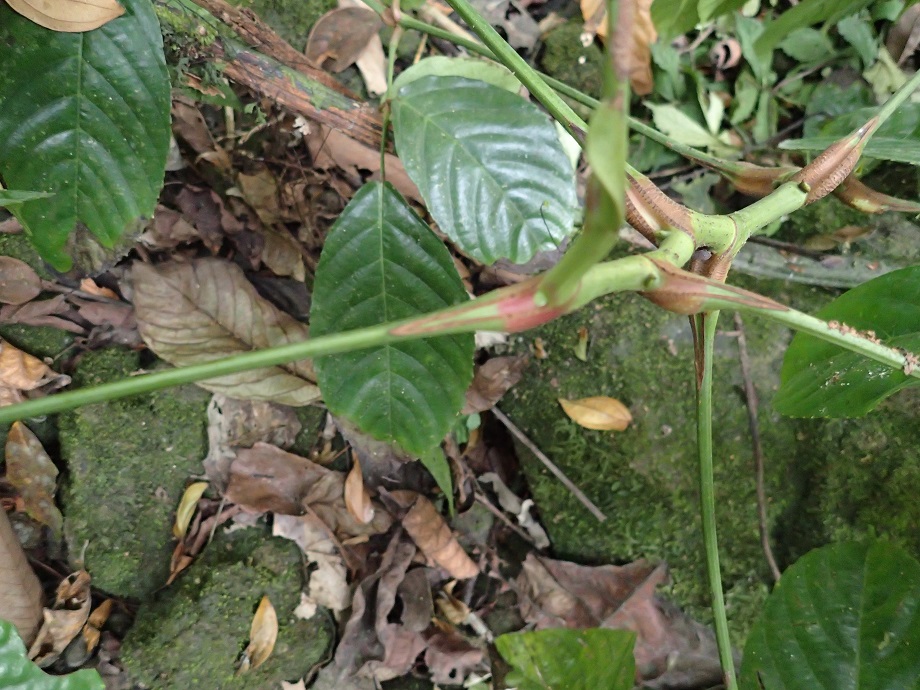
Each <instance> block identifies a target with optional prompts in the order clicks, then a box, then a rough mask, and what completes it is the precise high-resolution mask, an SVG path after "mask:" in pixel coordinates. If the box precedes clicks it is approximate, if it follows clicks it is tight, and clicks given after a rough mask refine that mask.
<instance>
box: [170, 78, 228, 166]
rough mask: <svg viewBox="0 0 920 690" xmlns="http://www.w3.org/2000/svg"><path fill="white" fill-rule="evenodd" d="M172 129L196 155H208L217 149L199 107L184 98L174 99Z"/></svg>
mask: <svg viewBox="0 0 920 690" xmlns="http://www.w3.org/2000/svg"><path fill="white" fill-rule="evenodd" d="M218 93H219V92H218ZM172 129H173V132H174V133H175V134H176V135H177V136H178V137H179V138H180V139H182V140H183V141H184V142H185V143H186V144H188V145H189V146H190V147H191V148H192V150H193V151H194V152H195V153H198V154H201V153H207V152H208V151H213V150H214V149H215V148H217V146H216V145H215V143H214V139H213V137H212V136H211V131H210V130H209V129H208V125H207V123H206V122H205V120H204V116H203V115H202V114H201V111H200V110H198V105H197V104H196V103H195V102H194V101H193V100H191V99H188V98H185V97H184V96H174V97H173V102H172Z"/></svg>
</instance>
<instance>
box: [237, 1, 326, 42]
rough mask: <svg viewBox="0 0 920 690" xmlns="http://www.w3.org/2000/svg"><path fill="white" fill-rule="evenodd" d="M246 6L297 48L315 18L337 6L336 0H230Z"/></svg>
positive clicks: (305, 40)
mask: <svg viewBox="0 0 920 690" xmlns="http://www.w3.org/2000/svg"><path fill="white" fill-rule="evenodd" d="M231 2H232V4H234V5H239V6H240V7H247V8H249V9H251V10H253V11H254V12H255V13H256V14H257V15H259V17H261V18H262V19H264V20H265V21H266V22H267V23H268V24H269V26H271V27H272V28H273V29H274V30H275V31H277V32H278V33H279V34H280V35H281V37H282V38H283V39H284V40H285V41H287V42H288V43H290V44H291V45H292V46H294V47H295V48H297V49H299V50H303V48H304V47H305V46H306V44H307V36H308V35H309V34H310V29H312V28H313V25H314V24H315V23H316V20H317V19H319V18H320V17H322V16H323V15H324V14H326V12H328V11H329V10H333V9H335V8H336V7H338V3H337V2H336V0H310V1H309V2H304V1H303V0H231Z"/></svg>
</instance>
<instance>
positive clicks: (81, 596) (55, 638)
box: [29, 570, 92, 668]
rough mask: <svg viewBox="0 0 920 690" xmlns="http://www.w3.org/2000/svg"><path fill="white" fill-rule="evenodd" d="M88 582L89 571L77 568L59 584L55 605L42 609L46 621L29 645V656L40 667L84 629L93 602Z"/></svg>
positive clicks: (45, 664) (53, 658)
mask: <svg viewBox="0 0 920 690" xmlns="http://www.w3.org/2000/svg"><path fill="white" fill-rule="evenodd" d="M89 584H90V576H89V573H87V572H86V571H85V570H78V571H77V572H75V573H71V574H70V575H68V576H67V577H66V578H64V580H63V581H62V582H61V584H60V585H58V589H57V595H56V597H55V601H54V607H53V608H51V609H45V611H44V617H45V621H44V623H42V627H41V630H39V631H38V636H37V637H36V638H35V642H33V643H32V646H31V647H30V648H29V658H30V659H32V661H34V662H35V663H36V664H38V665H39V666H41V667H42V668H45V667H47V666H49V665H50V664H52V663H54V661H55V660H56V659H57V658H58V656H60V654H61V653H62V652H63V651H64V650H65V649H66V648H67V645H69V644H70V641H71V640H73V638H75V637H76V636H77V635H79V634H80V631H81V630H83V625H84V624H85V623H86V620H87V618H89V610H90V606H91V604H92V598H91V597H90V590H89Z"/></svg>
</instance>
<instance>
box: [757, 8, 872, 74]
mask: <svg viewBox="0 0 920 690" xmlns="http://www.w3.org/2000/svg"><path fill="white" fill-rule="evenodd" d="M871 4H872V0H803V2H800V3H799V4H798V5H796V6H795V7H792V8H790V9H788V10H786V11H785V12H783V13H782V14H781V15H780V16H779V17H777V18H776V19H774V20H773V21H772V22H769V23H768V24H767V25H766V27H765V28H764V32H763V34H761V36H760V38H758V39H757V43H756V44H755V49H756V51H757V53H758V55H759V56H760V58H761V59H762V60H767V59H769V56H770V53H772V52H773V49H774V48H776V46H777V45H779V43H780V41H782V40H783V39H784V38H786V36H788V35H789V34H791V33H792V32H793V31H795V30H796V29H800V28H802V27H806V26H811V25H812V24H818V23H820V22H828V23H830V24H834V23H835V22H837V21H839V20H841V19H843V18H844V17H846V16H848V15H851V14H854V13H856V12H859V11H860V10H862V9H865V8H866V7H868V6H869V5H871Z"/></svg>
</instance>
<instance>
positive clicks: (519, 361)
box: [461, 355, 527, 414]
mask: <svg viewBox="0 0 920 690" xmlns="http://www.w3.org/2000/svg"><path fill="white" fill-rule="evenodd" d="M526 365H527V356H526V355H521V356H518V357H493V358H492V359H490V360H489V361H487V362H486V363H485V364H483V365H482V366H481V367H479V368H477V369H476V374H475V375H474V376H473V382H472V383H471V384H470V387H469V389H468V390H467V391H466V403H465V404H464V406H463V410H462V411H461V414H473V413H474V412H485V411H486V410H491V409H492V408H493V407H494V406H495V404H496V403H497V402H498V401H499V400H501V398H502V396H503V395H504V394H505V393H507V392H508V391H509V390H510V389H511V387H512V386H514V385H515V384H517V382H518V381H520V380H521V375H522V374H523V373H524V367H525V366H526Z"/></svg>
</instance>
